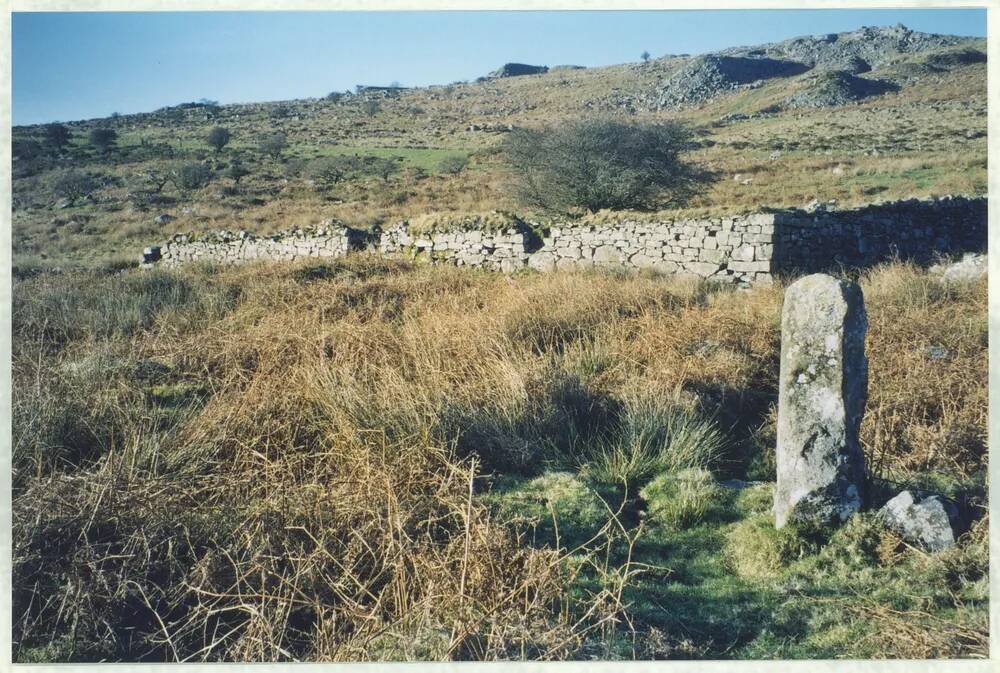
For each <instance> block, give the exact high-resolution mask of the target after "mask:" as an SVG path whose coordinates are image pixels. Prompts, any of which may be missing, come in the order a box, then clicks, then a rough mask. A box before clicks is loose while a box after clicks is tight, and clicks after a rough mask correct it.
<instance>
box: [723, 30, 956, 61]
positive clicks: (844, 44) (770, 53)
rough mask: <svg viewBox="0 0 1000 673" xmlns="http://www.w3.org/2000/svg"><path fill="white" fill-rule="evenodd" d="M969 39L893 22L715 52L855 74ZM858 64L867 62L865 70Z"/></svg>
mask: <svg viewBox="0 0 1000 673" xmlns="http://www.w3.org/2000/svg"><path fill="white" fill-rule="evenodd" d="M972 39H973V38H964V37H960V36H958V35H937V34H934V33H920V32H917V31H913V30H910V29H909V28H907V27H906V26H904V25H902V24H897V25H895V26H885V27H870V26H865V27H864V28H859V29H858V30H853V31H850V32H847V33H831V34H829V35H818V36H806V37H796V38H792V39H790V40H784V41H782V42H772V43H770V44H763V45H758V46H755V47H732V48H730V49H724V50H722V51H720V52H719V54H720V55H724V56H745V57H750V58H775V59H786V60H789V61H797V62H799V63H803V64H805V65H807V66H809V67H813V68H815V67H825V68H832V69H839V70H848V71H850V72H855V73H857V72H867V71H868V70H871V69H874V68H878V67H882V66H885V65H889V64H890V63H892V62H894V61H897V60H899V59H900V58H902V57H904V56H905V55H907V54H916V53H920V52H925V51H934V50H938V49H943V48H945V47H955V46H958V45H961V44H964V43H967V42H970V41H971V40H972ZM862 64H865V65H867V66H868V67H867V69H865V68H864V65H862ZM859 68H861V69H859Z"/></svg>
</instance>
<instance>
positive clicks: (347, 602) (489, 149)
mask: <svg viewBox="0 0 1000 673" xmlns="http://www.w3.org/2000/svg"><path fill="white" fill-rule="evenodd" d="M984 49H985V44H984V41H983V40H970V39H966V38H957V37H953V36H941V35H927V34H920V33H913V32H912V31H908V30H906V29H904V28H901V27H895V28H884V29H862V30H859V31H853V32H851V33H844V34H840V35H827V36H820V37H810V38H800V39H796V40H788V41H785V42H780V43H776V44H771V45H760V46H757V47H734V48H732V49H727V50H724V51H722V52H718V53H715V54H703V55H698V56H694V57H692V56H665V57H663V58H659V59H652V60H649V61H648V62H644V63H634V64H622V65H613V66H608V67H601V68H579V67H575V66H559V65H551V64H523V63H521V64H519V63H508V64H497V65H498V67H497V68H496V69H494V70H491V71H490V72H489V73H488V74H485V73H484V76H483V77H481V78H479V79H478V80H477V81H475V82H462V83H454V84H450V85H442V86H433V87H426V88H419V89H406V88H402V87H395V86H392V87H377V86H368V87H359V88H358V89H357V90H356V91H354V92H352V93H335V94H332V95H330V96H328V97H326V98H324V99H322V100H317V99H310V100H294V101H280V102H269V103H247V104H233V105H217V104H214V103H211V102H209V101H202V102H198V103H185V104H181V105H177V106H172V107H168V108H164V109H162V110H157V111H154V112H149V113H145V114H134V115H116V116H113V117H109V118H105V119H92V120H87V121H79V122H73V123H68V124H66V126H65V127H60V126H58V125H55V126H33V127H17V128H15V129H14V136H15V138H14V147H13V149H14V154H15V159H14V166H13V170H14V212H13V219H14V254H15V260H14V264H15V267H14V280H13V291H12V301H11V305H10V306H9V313H10V318H11V331H12V340H11V341H12V361H11V391H12V395H11V414H10V415H11V435H12V442H11V444H12V450H11V455H10V462H11V499H12V506H11V519H12V549H11V557H10V559H11V584H12V598H11V603H12V613H11V616H12V620H11V630H10V637H11V643H12V658H13V660H14V661H15V662H17V663H22V664H24V663H54V662H61V663H66V662H91V663H98V662H143V663H169V662H300V661H303V662H304V661H315V662H328V661H347V662H352V661H353V662H358V661H365V662H375V661H416V660H420V661H464V660H483V661H488V660H495V661H511V660H514V661H525V660H542V661H545V660H579V661H595V660H609V661H619V660H664V659H670V660H693V659H701V660H721V659H761V660H764V659H766V660H773V659H843V660H845V666H850V665H851V664H850V661H852V660H859V659H887V658H893V659H931V658H937V659H959V658H961V659H984V658H986V657H988V656H989V653H990V650H991V643H990V642H989V639H990V617H991V614H990V607H991V606H990V592H989V580H990V577H989V558H990V556H989V550H990V539H989V527H990V522H989V513H988V504H989V503H988V481H987V474H988V459H989V456H988V432H987V420H988V418H989V386H988V369H989V367H988V362H989V358H988V355H989V354H988V349H989V337H990V334H989V332H990V330H989V321H988V278H987V275H986V259H985V256H983V255H976V254H971V255H966V256H964V257H963V258H962V259H961V261H956V260H955V259H953V256H956V255H958V254H961V253H963V252H966V251H969V250H979V248H980V246H981V245H982V244H983V243H984V241H985V237H986V222H985V219H986V218H985V212H986V208H987V203H986V199H984V198H974V199H973V198H953V197H948V198H935V199H927V200H913V199H908V197H911V196H919V197H924V196H942V197H943V196H947V195H949V194H951V195H954V194H959V193H964V194H967V195H982V194H983V193H984V192H985V191H986V131H985V129H986V95H985V94H986V91H985V89H986V65H985V62H984V59H985V56H984ZM595 115H608V116H610V117H613V118H616V119H622V120H644V121H645V120H652V121H660V120H661V121H668V120H677V121H681V122H684V123H686V124H687V125H689V126H690V127H692V128H693V135H692V137H693V139H694V143H693V144H694V145H695V147H694V148H693V149H692V150H691V152H690V158H691V159H693V161H694V162H696V163H697V164H699V166H698V167H697V168H698V172H702V171H701V169H702V168H704V169H706V170H705V172H708V173H712V174H714V178H713V180H712V181H711V182H708V183H705V184H707V186H706V187H704V188H703V189H702V191H701V192H698V193H696V194H695V195H694V197H693V199H692V200H691V201H690V202H688V203H687V204H686V205H685V208H684V209H683V210H679V209H678V210H674V211H667V212H642V213H635V212H628V211H614V210H597V212H589V213H583V212H578V211H581V210H582V209H577V211H574V210H573V209H572V206H573V205H576V204H577V203H579V202H576V203H574V204H572V205H571V207H570V208H569V209H567V210H568V211H569V212H564V213H562V214H561V215H559V216H556V215H553V214H551V212H550V213H548V214H546V213H538V212H531V211H530V210H526V209H525V208H524V207H523V206H522V205H521V204H519V203H518V202H517V201H516V199H515V196H514V191H513V190H512V188H511V179H510V176H509V175H508V174H507V171H508V169H507V168H505V163H504V161H503V158H504V157H503V152H504V151H506V152H508V156H509V155H512V154H515V152H514V151H512V150H510V148H509V145H508V146H507V148H506V149H503V148H500V147H499V146H500V145H501V143H502V142H503V140H504V138H508V137H513V138H522V139H524V138H526V139H528V141H533V140H537V139H539V138H541V139H542V140H544V141H545V142H539V143H536V144H534V145H531V142H529V143H527V144H529V145H531V147H530V148H529V149H530V150H531V151H530V152H528V153H527V154H529V155H530V156H531V157H532V158H533V159H534V158H536V157H538V156H539V155H544V154H546V153H549V152H551V153H552V154H558V153H560V152H561V153H562V154H569V155H573V156H579V155H581V154H582V155H583V156H584V157H585V158H586V159H587V160H588V161H590V162H592V163H596V162H595V160H594V157H595V156H600V154H599V153H598V152H589V153H580V152H579V151H578V149H577V148H579V147H580V146H581V144H575V143H569V142H567V143H565V144H562V145H560V144H559V143H550V142H549V140H548V139H549V138H550V137H552V136H560V135H561V134H541V133H530V132H522V133H517V134H516V135H514V136H510V135H508V134H509V133H510V132H511V131H512V130H514V129H518V128H522V129H524V128H533V127H539V126H541V125H546V124H563V127H562V128H570V129H572V128H574V127H576V126H579V125H581V122H580V121H579V118H580V117H586V116H595ZM569 121H573V122H574V123H572V124H570V123H566V122H569ZM582 123H583V124H591V123H592V122H589V121H586V120H585V121H584V122H582ZM592 124H593V126H595V127H599V128H600V129H609V128H610V129H612V131H611V132H610V133H608V135H609V136H612V137H621V136H622V135H626V136H628V139H629V140H630V142H628V143H621V144H620V145H618V146H615V148H614V149H615V151H616V152H617V154H619V155H621V154H628V156H629V157H630V158H634V159H636V161H635V162H633V164H629V165H634V164H642V163H643V162H647V161H648V164H645V165H650V166H654V167H655V171H653V172H642V173H638V172H637V175H638V176H639V177H638V178H634V179H633V181H632V182H633V183H634V182H640V183H643V184H641V185H640V186H646V185H647V184H655V183H653V182H652V181H651V180H649V178H650V176H651V175H652V177H653V178H654V179H655V178H656V177H658V176H659V175H663V174H666V173H668V172H669V171H670V170H671V168H673V167H674V166H676V164H670V165H667V166H668V167H667V169H666V170H664V169H663V166H664V165H665V164H664V163H662V162H657V161H656V157H655V156H653V157H652V159H650V158H649V157H650V155H655V154H656V153H660V154H666V151H665V150H663V147H664V146H671V145H670V143H671V142H672V141H659V139H662V138H664V137H668V136H666V135H660V134H661V133H663V134H670V133H678V135H677V136H671V137H685V138H686V137H687V131H686V130H684V129H679V127H678V126H676V125H674V124H666V125H660V126H653V125H648V126H643V127H642V128H630V127H628V126H625V125H616V124H605V123H603V121H601V120H598V123H592ZM64 132H65V133H64ZM111 132H114V133H113V134H112V133H111ZM614 133H617V134H619V135H618V136H614V135H613V134H614ZM597 135H598V134H597V133H595V134H594V136H597ZM113 136H114V137H113ZM594 136H578V137H583V138H585V139H589V138H591V137H594ZM635 137H639V140H634V138H635ZM650 138H652V139H653V140H649V139H650ZM213 143H214V145H215V146H213ZM620 147H625V148H626V150H624V151H622V150H620V149H619V148H620ZM539 148H540V149H539ZM553 148H554V150H553ZM566 148H569V149H568V150H566ZM650 148H651V151H650V152H648V153H647V152H646V150H647V149H650ZM498 150H499V151H498ZM609 153H610V152H609ZM606 165H608V164H605V166H606ZM611 165H612V166H613V169H612V170H605V171H604V174H605V175H608V174H610V175H611V176H612V181H613V182H614V183H615V184H616V185H619V184H624V183H625V182H626V180H625V179H624V178H623V177H622V175H621V174H622V173H623V172H624V171H622V170H620V166H621V165H622V164H611ZM530 168H531V166H530V165H529V170H530ZM597 172H598V171H592V172H590V173H589V175H594V174H595V173H597ZM584 175H588V174H587V173H586V172H584ZM626 177H627V176H626ZM633 177H634V176H633ZM645 181H648V182H645ZM582 182H584V183H585V186H586V187H587V188H588V189H591V190H593V185H592V183H591V182H587V181H586V180H583V181H582ZM698 184H702V183H700V182H699V183H698ZM594 191H596V190H594ZM627 194H628V195H630V196H632V197H634V196H635V194H636V192H635V191H632V192H627ZM900 199H906V200H900ZM816 200H820V201H827V202H829V201H830V200H836V201H837V202H838V203H837V206H838V207H836V208H831V207H829V206H830V205H831V204H829V203H815V202H814V201H816ZM878 201H883V203H880V204H875V203H874V202H878ZM810 202H813V203H810ZM589 203H593V202H589ZM621 203H628V204H634V203H636V200H635V198H631V199H630V200H629V201H627V202H626V201H622V202H621ZM647 203H649V204H651V205H649V208H650V209H652V208H656V207H659V206H660V205H662V203H663V202H662V201H649V202H647ZM807 203H810V205H809V207H808V208H802V209H799V210H794V211H793V210H781V211H777V210H775V211H773V212H746V213H744V214H742V215H736V214H733V213H736V212H737V211H757V210H758V209H768V208H776V207H785V206H803V205H806V204H807ZM863 204H867V205H863ZM849 205H859V206H860V207H858V208H856V209H846V208H841V207H840V206H849ZM594 207H595V209H596V208H600V207H602V206H594ZM498 211H499V212H498ZM720 213H730V214H731V215H730V216H727V217H719V216H718V215H719V214H720ZM706 215H707V217H704V216H706ZM335 220H339V221H340V222H337V221H335ZM345 225H351V226H345ZM376 225H378V226H377V227H376ZM366 228H367V230H364V231H362V230H361V229H366ZM219 229H229V230H231V231H218V230H219ZM278 232H285V234H286V235H284V236H280V235H278ZM189 234H190V235H189ZM156 243H162V246H153V245H152V244H156ZM146 246H150V248H149V252H148V254H147V253H145V252H142V250H143V248H144V247H146ZM140 254H142V256H143V258H144V263H143V264H142V266H141V267H140V266H138V262H139V258H140ZM235 261H240V262H241V263H239V264H235V263H234V264H230V263H229V262H235ZM491 270H495V271H502V272H503V273H498V272H497V273H495V272H492V271H491ZM547 271H553V272H551V273H548V272H547ZM816 271H823V272H825V273H828V274H829V275H830V276H834V277H835V278H831V277H829V276H823V275H820V274H815V275H813V272H816ZM803 274H809V275H808V276H807V277H805V278H802V277H800V276H801V275H803ZM845 281H847V282H845ZM803 287H804V288H806V289H805V291H803ZM810 288H811V289H810ZM817 288H818V291H817ZM814 323H819V324H820V326H819V327H817V326H816V324H814ZM790 408H791V409H792V411H791V412H789V409H790ZM862 410H863V412H864V413H863V414H862V413H861V411H862ZM789 419H791V420H789ZM796 419H797V420H796ZM790 425H794V426H796V427H793V428H792V430H793V431H794V432H793V434H794V435H795V437H794V438H793V439H791V440H790V439H789V427H790ZM844 460H849V461H850V466H851V467H850V473H848V472H847V471H843V470H841V469H840V464H842V463H843V461H844ZM789 463H794V464H795V465H794V468H795V471H796V472H798V474H799V477H803V476H806V477H814V476H815V477H819V478H820V480H819V481H817V482H816V484H805V482H804V481H803V480H802V479H792V480H790V479H789V477H788V466H789ZM830 466H835V468H836V471H835V472H831V471H830V470H829V469H827V468H829V467H830ZM800 468H801V469H800ZM807 471H811V472H812V474H803V473H804V472H807ZM833 479H836V480H837V481H838V482H841V483H834V481H833ZM803 485H804V488H797V486H803ZM842 487H846V488H843V489H842ZM790 490H791V491H798V494H797V495H796V496H795V497H796V499H798V503H797V504H796V505H795V506H796V507H797V506H798V505H804V511H805V513H806V516H804V517H803V518H802V519H801V520H799V519H796V520H789V521H787V522H786V521H783V520H782V519H781V517H783V516H784V514H782V511H784V512H785V513H787V511H788V507H787V506H788V504H789V498H788V492H789V491H790ZM832 490H836V491H838V492H840V491H843V493H844V499H843V500H842V501H841V502H840V503H839V504H837V503H834V504H835V505H837V506H836V508H835V509H833V510H831V509H830V498H829V496H830V491H832ZM824 491H825V492H824ZM800 495H804V496H805V497H802V498H800V497H799V496H800ZM814 497H815V499H816V500H815V501H816V502H819V505H818V509H817V510H814V512H815V511H819V512H820V514H821V515H822V519H819V518H817V517H814V516H811V515H809V512H808V509H809V508H810V507H811V506H812V505H811V503H810V502H809V501H810V500H812V499H813V498H814ZM781 503H785V507H784V509H782V507H781ZM824 512H825V513H824ZM785 523H787V525H783V524H785ZM992 649H994V650H995V649H996V648H995V647H993V648H992ZM862 665H863V664H862Z"/></svg>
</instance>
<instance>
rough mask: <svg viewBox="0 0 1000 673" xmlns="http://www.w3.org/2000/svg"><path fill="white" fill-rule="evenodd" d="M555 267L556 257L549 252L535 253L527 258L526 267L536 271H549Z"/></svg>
mask: <svg viewBox="0 0 1000 673" xmlns="http://www.w3.org/2000/svg"><path fill="white" fill-rule="evenodd" d="M555 265H556V257H555V255H553V254H552V253H551V252H536V253H535V254H533V255H531V256H529V257H528V266H530V267H531V268H532V269H534V270H536V271H551V270H552V269H554V268H555Z"/></svg>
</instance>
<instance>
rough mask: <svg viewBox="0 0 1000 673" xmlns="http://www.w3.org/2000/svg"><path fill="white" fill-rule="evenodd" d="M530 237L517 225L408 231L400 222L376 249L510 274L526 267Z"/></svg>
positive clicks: (382, 238) (384, 236)
mask: <svg viewBox="0 0 1000 673" xmlns="http://www.w3.org/2000/svg"><path fill="white" fill-rule="evenodd" d="M530 238H531V231H530V230H529V229H528V228H527V227H526V226H524V225H523V224H520V223H518V225H516V226H506V227H502V228H499V229H485V230H484V229H463V228H457V229H454V230H450V231H433V230H432V231H424V230H417V231H411V230H410V226H409V224H408V223H406V222H401V223H399V224H397V225H396V226H394V227H391V228H389V229H386V230H385V231H383V232H382V233H381V236H380V237H379V250H380V251H381V252H382V254H383V255H402V256H406V257H409V258H411V259H415V260H427V261H429V262H432V263H435V264H442V263H443V264H455V265H456V266H476V267H482V268H484V269H489V270H491V271H503V272H505V273H511V272H513V271H517V270H518V269H523V268H524V267H525V266H526V265H527V263H528V257H529V253H528V249H529V248H530V244H529V239H530Z"/></svg>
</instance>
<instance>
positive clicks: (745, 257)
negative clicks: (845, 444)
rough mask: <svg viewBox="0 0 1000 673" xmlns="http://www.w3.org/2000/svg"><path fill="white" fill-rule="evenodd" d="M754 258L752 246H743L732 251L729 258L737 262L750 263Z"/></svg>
mask: <svg viewBox="0 0 1000 673" xmlns="http://www.w3.org/2000/svg"><path fill="white" fill-rule="evenodd" d="M753 257H754V248H753V246H752V245H747V244H745V243H744V244H743V245H741V246H740V247H738V248H736V249H735V250H733V252H732V254H731V255H730V258H731V259H733V260H735V261H738V262H752V261H753Z"/></svg>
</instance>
